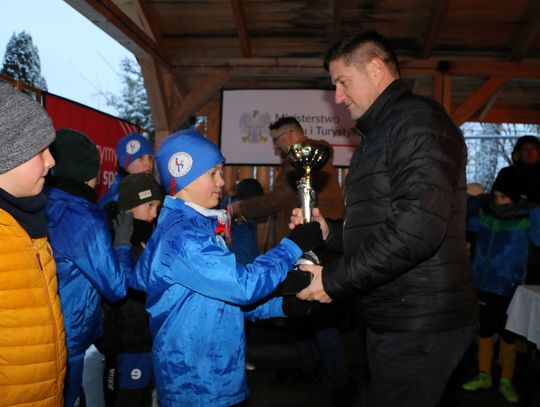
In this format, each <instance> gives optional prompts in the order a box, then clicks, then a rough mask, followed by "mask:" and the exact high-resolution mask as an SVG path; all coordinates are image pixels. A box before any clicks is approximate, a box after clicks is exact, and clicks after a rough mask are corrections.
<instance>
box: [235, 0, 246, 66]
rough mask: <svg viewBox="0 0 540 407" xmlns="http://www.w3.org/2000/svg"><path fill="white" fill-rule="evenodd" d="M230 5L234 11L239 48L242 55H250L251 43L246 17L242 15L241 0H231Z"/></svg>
mask: <svg viewBox="0 0 540 407" xmlns="http://www.w3.org/2000/svg"><path fill="white" fill-rule="evenodd" d="M231 6H232V9H233V13H234V21H235V23H236V30H237V31H238V39H239V40H240V49H241V50H242V56H243V57H250V56H251V44H250V41H249V33H248V29H247V24H246V17H245V15H244V8H243V6H242V0H231Z"/></svg>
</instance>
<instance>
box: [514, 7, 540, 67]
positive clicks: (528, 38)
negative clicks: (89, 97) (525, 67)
mask: <svg viewBox="0 0 540 407" xmlns="http://www.w3.org/2000/svg"><path fill="white" fill-rule="evenodd" d="M525 13H526V14H525V16H524V18H526V19H528V22H527V24H526V25H525V26H524V27H523V28H522V29H521V32H520V33H519V35H518V37H517V40H516V42H515V44H514V47H513V48H512V53H511V54H510V61H521V60H522V59H523V57H524V56H525V54H526V53H527V51H528V50H529V47H530V46H531V44H532V43H533V41H534V40H535V39H536V37H537V36H538V33H539V32H540V2H539V1H538V0H533V1H530V2H529V6H528V7H527V9H526V12H525Z"/></svg>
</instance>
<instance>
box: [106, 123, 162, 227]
mask: <svg viewBox="0 0 540 407" xmlns="http://www.w3.org/2000/svg"><path fill="white" fill-rule="evenodd" d="M116 155H117V157H118V172H117V173H116V177H115V179H114V181H113V183H112V184H111V186H110V187H109V189H108V190H107V192H106V193H105V195H103V197H101V199H100V200H99V207H100V208H101V209H103V210H105V212H106V213H107V216H108V218H109V221H112V219H114V218H115V217H116V215H117V214H118V187H119V185H120V181H122V179H123V178H124V177H125V176H126V175H128V174H137V173H140V172H145V173H148V174H151V173H152V172H153V171H154V148H153V147H152V144H151V143H150V141H148V139H146V138H145V137H143V136H142V135H141V134H139V133H130V134H128V135H127V136H124V137H122V138H121V139H120V140H118V143H117V144H116Z"/></svg>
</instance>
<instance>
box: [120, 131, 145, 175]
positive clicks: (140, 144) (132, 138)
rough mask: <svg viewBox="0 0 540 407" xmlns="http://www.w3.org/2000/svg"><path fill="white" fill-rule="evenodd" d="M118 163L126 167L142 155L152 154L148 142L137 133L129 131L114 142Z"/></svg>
mask: <svg viewBox="0 0 540 407" xmlns="http://www.w3.org/2000/svg"><path fill="white" fill-rule="evenodd" d="M116 154H117V155H118V164H120V167H122V168H124V169H126V168H127V167H128V166H129V164H131V163H132V162H133V161H135V160H136V159H137V158H139V157H142V156H143V155H154V149H153V148H152V145H151V144H150V142H149V141H148V140H147V139H145V138H144V137H143V136H142V135H140V134H139V133H131V134H128V135H127V136H124V137H122V138H121V139H120V140H118V143H117V144H116Z"/></svg>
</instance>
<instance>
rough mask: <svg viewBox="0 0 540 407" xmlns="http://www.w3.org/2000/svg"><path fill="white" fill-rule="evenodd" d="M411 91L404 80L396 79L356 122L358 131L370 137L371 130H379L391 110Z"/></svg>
mask: <svg viewBox="0 0 540 407" xmlns="http://www.w3.org/2000/svg"><path fill="white" fill-rule="evenodd" d="M410 93H411V89H410V88H409V86H408V85H407V83H406V82H405V81H404V80H403V79H396V80H395V81H394V82H392V83H391V84H390V85H388V86H387V88H386V89H385V90H384V91H383V92H382V93H381V94H380V95H379V97H378V98H377V99H375V102H373V104H372V105H371V106H370V107H369V109H368V110H367V111H366V112H365V113H364V114H363V115H362V117H360V118H359V119H358V120H357V121H356V130H357V131H358V132H360V134H362V135H364V136H367V137H369V132H370V130H374V129H377V128H378V127H380V126H379V123H381V122H382V121H383V120H384V119H385V117H386V115H388V114H389V113H390V108H391V107H392V106H393V105H394V104H395V102H396V101H397V100H398V99H399V98H400V97H401V96H402V95H404V94H410Z"/></svg>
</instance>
